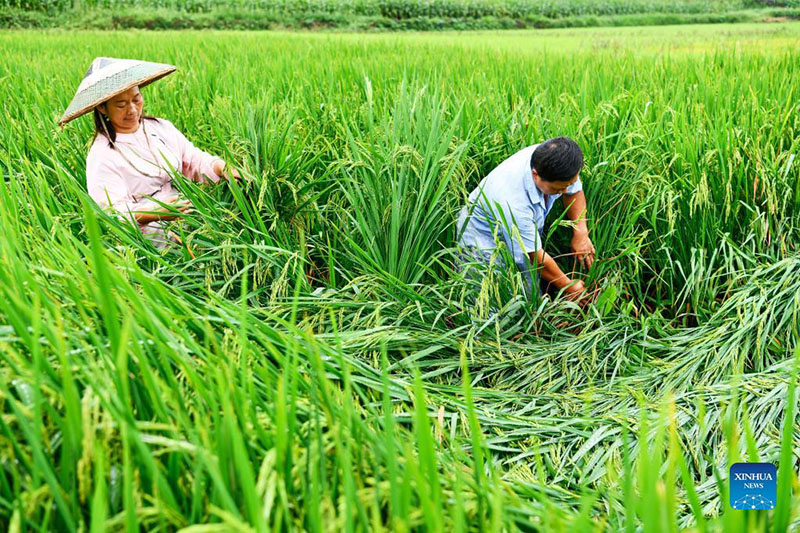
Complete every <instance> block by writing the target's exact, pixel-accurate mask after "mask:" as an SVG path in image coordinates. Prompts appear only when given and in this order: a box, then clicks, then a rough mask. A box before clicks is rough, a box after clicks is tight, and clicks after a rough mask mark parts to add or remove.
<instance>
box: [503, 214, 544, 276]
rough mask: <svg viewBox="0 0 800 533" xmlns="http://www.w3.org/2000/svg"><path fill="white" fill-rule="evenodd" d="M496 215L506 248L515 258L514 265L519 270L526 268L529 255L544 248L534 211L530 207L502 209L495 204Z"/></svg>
mask: <svg viewBox="0 0 800 533" xmlns="http://www.w3.org/2000/svg"><path fill="white" fill-rule="evenodd" d="M494 213H495V217H494V218H495V220H496V223H497V224H498V226H499V230H500V234H501V235H502V236H503V240H504V241H505V244H506V247H507V248H508V251H509V252H510V253H511V254H512V255H513V256H514V263H516V265H517V266H518V267H519V268H526V266H527V265H528V261H529V259H528V254H529V253H531V252H536V251H538V250H539V249H541V247H542V242H541V239H540V237H539V228H538V227H537V225H536V219H535V218H534V214H533V211H532V210H531V209H530V207H528V206H524V207H523V206H514V205H509V204H506V205H505V206H503V207H502V208H501V207H500V205H498V204H495V206H494Z"/></svg>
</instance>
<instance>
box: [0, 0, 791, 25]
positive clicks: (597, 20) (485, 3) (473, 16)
mask: <svg viewBox="0 0 800 533" xmlns="http://www.w3.org/2000/svg"><path fill="white" fill-rule="evenodd" d="M0 7H3V8H5V9H4V12H3V13H2V14H0V27H70V28H92V29H120V28H145V29H162V30H163V29H186V28H195V29H208V28H216V29H276V28H310V29H319V28H340V29H349V30H443V29H454V30H475V29H509V28H558V27H583V26H633V25H645V24H652V25H656V24H690V23H694V24H697V23H721V22H748V21H749V22H753V21H760V20H765V19H774V18H800V0H778V1H776V0H713V1H707V0H606V1H602V2H597V1H594V0H566V1H564V0H559V1H553V0H355V1H348V0H278V1H266V0H0Z"/></svg>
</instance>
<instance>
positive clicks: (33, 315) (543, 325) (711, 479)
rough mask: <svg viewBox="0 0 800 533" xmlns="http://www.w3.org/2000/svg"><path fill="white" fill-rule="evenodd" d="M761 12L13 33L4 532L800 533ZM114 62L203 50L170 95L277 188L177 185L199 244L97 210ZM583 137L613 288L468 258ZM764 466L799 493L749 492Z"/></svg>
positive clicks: (785, 37) (191, 236) (785, 55)
mask: <svg viewBox="0 0 800 533" xmlns="http://www.w3.org/2000/svg"><path fill="white" fill-rule="evenodd" d="M726 31H728V32H729V34H727V35H726V36H725V40H724V41H723V44H722V45H719V44H717V40H718V39H719V38H720V35H719V34H718V33H717V32H716V30H712V29H703V30H701V31H697V32H694V34H693V35H691V36H688V35H686V34H685V33H684V32H683V31H682V30H678V29H669V30H667V29H662V30H659V31H650V32H649V34H647V35H643V34H642V33H641V32H640V31H636V30H630V31H628V32H622V33H619V34H617V33H611V32H608V31H599V32H592V33H586V32H583V33H576V34H570V35H567V34H564V33H554V34H552V35H548V36H547V37H546V38H544V39H543V38H539V37H537V38H536V39H534V38H532V37H531V36H530V35H526V34H517V35H503V36H473V37H470V39H469V40H468V41H465V40H464V39H463V38H462V37H458V36H413V37H404V38H398V37H387V36H382V37H377V36H372V37H366V36H358V37H356V36H320V35H307V36H299V35H293V36H287V35H264V34H215V35H209V36H205V35H204V36H200V35H193V34H167V35H144V34H138V33H121V34H114V35H108V34H77V35H71V34H69V35H68V34H47V35H40V34H36V35H34V34H32V33H15V34H10V35H2V36H0V52H2V54H3V56H4V57H7V58H9V59H8V61H7V62H6V63H4V64H3V65H1V66H0V76H2V77H3V79H4V80H5V83H4V84H3V85H0V97H2V100H3V102H4V104H5V107H4V109H5V111H4V113H3V114H2V115H0V161H1V162H2V164H1V165H0V169H1V171H2V179H0V228H2V236H3V238H2V239H0V302H2V303H3V305H2V307H0V358H2V365H1V366H0V406H1V408H2V416H0V465H2V468H0V523H1V524H2V525H3V526H5V527H6V528H7V529H9V530H14V531H28V530H33V531H51V530H58V531H61V530H63V531H82V530H87V529H91V530H93V531H103V530H109V531H115V530H129V531H134V530H163V531H174V530H183V531H187V532H199V531H267V530H295V529H298V530H312V531H323V530H336V531H339V530H348V531H353V530H364V529H378V530H380V529H386V530H398V531H410V530H419V529H426V530H432V531H463V530H492V531H496V530H511V531H516V530H522V531H530V530H544V531H566V530H571V531H586V530H608V531H623V530H624V531H639V530H641V531H677V530H683V529H689V530H694V531H787V530H790V529H792V528H796V527H798V515H797V513H796V511H795V510H796V509H797V506H798V504H799V503H800V498H798V494H797V490H796V488H797V477H796V474H795V472H796V470H797V467H796V465H797V459H798V451H797V450H798V449H800V433H798V431H797V427H798V426H797V408H796V407H797V392H796V384H797V380H798V372H799V371H800V370H798V368H799V367H798V365H800V352H798V350H797V345H798V342H797V341H798V333H799V331H798V330H799V329H800V321H798V312H800V298H798V294H800V281H798V280H800V277H799V276H798V269H799V268H800V255H799V254H798V250H797V245H796V243H797V242H798V241H797V237H798V228H797V224H796V221H797V216H798V212H797V209H798V196H797V194H798V186H797V184H798V183H800V181H798V178H799V177H800V176H799V175H798V167H797V164H796V163H795V157H794V156H795V155H796V154H797V152H798V135H797V131H798V126H800V123H798V115H797V113H796V111H797V105H796V103H795V100H796V98H795V96H796V89H795V87H796V86H797V81H798V74H799V73H798V67H797V65H798V64H800V63H798V61H797V51H796V47H795V46H794V43H795V42H796V37H797V27H796V26H793V25H780V26H777V27H776V29H775V30H771V31H772V32H773V33H764V32H765V30H763V29H754V28H753V27H738V28H737V29H728V30H726ZM754 32H755V36H754ZM759 32H760V33H759ZM176 37H177V38H178V39H176ZM576 39H577V41H576ZM753 39H759V41H758V43H759V44H764V45H766V46H764V47H756V46H752V45H753V43H754V41H753ZM94 55H110V56H119V57H128V56H130V57H134V56H135V57H142V58H144V59H152V60H158V61H165V62H173V63H176V64H178V65H180V66H181V69H180V71H179V73H178V74H176V75H174V76H172V77H170V78H167V79H165V80H163V81H161V82H159V83H158V84H154V85H152V86H150V87H148V88H146V89H145V91H144V94H145V98H146V102H147V103H146V105H147V111H148V112H149V113H152V114H155V115H157V116H165V117H168V118H169V119H170V120H172V121H173V122H175V123H176V125H177V126H178V127H179V128H180V129H182V130H183V131H184V132H186V133H187V135H188V136H189V137H190V138H191V139H192V140H193V141H194V142H195V144H197V145H198V146H201V147H203V148H205V149H208V150H209V151H213V152H216V153H221V154H224V155H225V156H226V157H227V158H228V159H229V160H231V161H235V162H238V164H239V165H240V166H241V167H242V170H243V172H244V173H246V174H247V175H248V176H249V177H250V178H251V181H249V182H247V183H241V184H230V185H228V184H223V185H221V186H219V187H216V188H212V189H205V188H201V187H198V186H197V185H196V184H193V183H190V182H186V181H185V180H183V181H181V182H179V183H178V186H179V188H180V189H181V190H182V192H183V193H184V194H185V195H186V196H187V197H189V198H190V199H191V200H192V201H193V203H194V204H195V206H196V211H195V214H193V215H191V216H189V217H186V218H185V219H183V220H182V221H180V222H175V223H174V229H175V230H176V231H179V232H181V233H182V235H183V236H184V240H185V241H186V242H187V243H188V244H189V245H190V246H191V247H192V249H193V251H194V255H195V257H192V256H191V255H190V254H189V253H188V252H187V251H186V250H184V249H181V248H174V249H172V250H169V251H167V252H165V253H161V252H159V251H157V250H156V249H155V248H153V247H152V245H151V244H150V243H148V242H147V241H146V240H144V239H143V238H142V237H141V235H139V234H138V233H137V232H136V231H135V230H134V229H132V228H130V227H129V226H127V225H126V224H124V223H121V222H120V221H118V220H116V219H115V218H113V217H109V216H107V215H106V214H104V213H102V212H100V211H99V210H98V209H97V208H96V206H95V205H94V204H93V203H92V202H91V200H90V199H89V198H88V196H87V195H86V192H85V187H84V167H83V165H84V158H85V153H86V148H87V146H88V144H87V143H88V139H89V137H90V124H89V123H88V121H78V122H77V123H75V124H74V125H72V126H70V127H68V128H67V129H65V130H63V131H57V130H55V129H54V127H53V123H54V119H55V118H57V116H58V115H59V113H60V111H61V109H62V108H63V107H64V106H65V105H66V103H67V101H68V100H69V97H70V96H71V91H72V90H74V87H75V86H76V84H77V83H78V81H79V79H80V75H81V73H82V70H83V68H84V67H85V65H86V64H88V63H89V61H90V60H91V59H92V58H93V56H94ZM31 58H35V65H36V66H35V68H32V67H31V66H30V65H31ZM229 59H234V61H230V62H228V60H229ZM67 64H69V65H74V68H70V69H66V68H65V65H67ZM221 64H226V65H228V67H227V70H225V71H224V72H223V71H222V70H221V69H220V67H219V65H221ZM73 71H74V72H73ZM23 72H24V73H25V74H26V75H25V77H22V76H21V74H20V73H23ZM721 95H724V98H723V97H722V96H721ZM559 134H566V135H570V136H572V137H574V138H576V139H577V140H578V142H579V143H580V144H581V146H582V147H583V148H584V151H585V154H586V161H587V166H586V169H585V171H584V172H583V174H582V176H583V182H584V186H585V189H586V194H587V198H588V200H589V209H590V219H589V225H590V228H591V231H592V237H593V239H594V242H595V244H596V246H597V248H598V252H599V259H600V261H599V262H598V263H597V266H596V267H595V268H594V269H593V270H592V271H591V272H588V273H584V274H585V275H586V276H587V278H588V279H589V280H591V281H593V282H594V283H595V284H596V285H597V286H598V287H600V288H601V289H602V295H601V297H600V299H599V301H598V302H597V304H595V305H592V306H589V307H588V308H586V309H580V308H578V307H577V306H575V305H573V304H570V303H568V302H563V301H556V302H550V301H547V300H543V301H540V300H527V299H526V298H525V297H524V296H523V295H522V293H521V289H520V287H521V280H520V279H519V275H518V273H516V272H514V271H513V270H507V271H503V272H499V273H495V274H493V275H492V276H490V277H489V278H488V279H487V280H484V281H476V280H474V279H465V278H464V277H462V276H461V275H460V274H459V273H458V272H457V270H456V269H455V268H454V257H453V249H452V244H453V242H454V239H455V228H454V219H455V213H456V212H457V210H458V208H459V207H460V206H461V205H462V203H463V201H464V200H465V198H466V195H467V193H468V192H469V191H470V190H471V188H472V187H474V186H475V185H476V184H477V183H478V181H479V180H480V179H481V177H482V176H484V175H485V173H486V172H487V171H489V170H490V169H491V168H492V167H493V166H494V165H496V164H497V163H499V162H500V161H501V160H502V159H503V158H505V157H506V156H507V155H508V154H510V153H513V152H514V151H516V150H517V149H519V148H520V147H522V146H525V145H527V144H531V143H534V142H537V141H539V140H541V139H544V138H547V137H551V136H555V135H559ZM554 215H555V216H557V215H558V213H556V214H554ZM555 216H554V217H553V218H555ZM553 229H554V231H553V232H552V234H551V237H550V238H549V239H548V242H547V243H546V246H547V247H548V249H549V250H550V251H552V252H553V254H554V255H559V250H561V251H563V249H564V246H565V245H566V240H567V239H568V236H569V230H568V229H567V228H565V227H555V228H553ZM548 233H550V232H548ZM559 261H562V263H563V265H564V267H565V268H567V269H570V268H571V267H570V265H569V261H568V258H566V257H560V258H559ZM584 274H582V275H584ZM479 305H485V306H486V308H487V309H488V308H492V309H494V310H495V311H496V313H495V314H493V315H489V314H488V313H484V314H481V313H479V312H476V307H477V306H479ZM793 354H794V355H793ZM739 460H749V461H755V460H758V461H772V462H775V463H776V464H778V472H779V498H778V502H779V503H778V507H777V508H776V509H775V510H774V511H769V512H767V511H758V512H752V513H751V512H741V511H733V510H732V509H730V507H729V506H728V503H727V469H728V467H729V465H730V464H732V463H733V462H736V461H739Z"/></svg>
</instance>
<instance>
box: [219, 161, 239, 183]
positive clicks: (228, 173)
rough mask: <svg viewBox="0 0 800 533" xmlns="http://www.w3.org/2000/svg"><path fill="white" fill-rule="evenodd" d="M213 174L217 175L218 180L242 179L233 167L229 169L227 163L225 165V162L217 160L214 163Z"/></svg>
mask: <svg viewBox="0 0 800 533" xmlns="http://www.w3.org/2000/svg"><path fill="white" fill-rule="evenodd" d="M214 172H215V173H216V174H217V176H219V177H220V178H227V179H231V178H235V179H241V177H242V175H241V174H239V171H238V170H236V169H235V168H233V167H229V166H228V165H227V163H225V161H223V160H222V159H217V160H216V162H214Z"/></svg>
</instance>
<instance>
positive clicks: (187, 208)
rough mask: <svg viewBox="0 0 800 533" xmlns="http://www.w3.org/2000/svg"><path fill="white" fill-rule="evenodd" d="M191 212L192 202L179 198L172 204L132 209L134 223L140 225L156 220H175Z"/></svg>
mask: <svg viewBox="0 0 800 533" xmlns="http://www.w3.org/2000/svg"><path fill="white" fill-rule="evenodd" d="M191 212H192V204H191V203H189V201H188V200H181V201H179V202H175V203H173V204H168V206H166V207H160V206H159V207H158V208H156V209H150V210H147V211H144V210H142V211H132V212H131V213H132V214H133V216H134V218H135V219H136V223H137V224H139V225H140V226H143V225H145V224H149V223H150V222H155V221H157V220H175V219H176V218H180V217H181V216H182V215H188V214H189V213H191Z"/></svg>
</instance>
